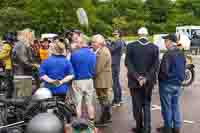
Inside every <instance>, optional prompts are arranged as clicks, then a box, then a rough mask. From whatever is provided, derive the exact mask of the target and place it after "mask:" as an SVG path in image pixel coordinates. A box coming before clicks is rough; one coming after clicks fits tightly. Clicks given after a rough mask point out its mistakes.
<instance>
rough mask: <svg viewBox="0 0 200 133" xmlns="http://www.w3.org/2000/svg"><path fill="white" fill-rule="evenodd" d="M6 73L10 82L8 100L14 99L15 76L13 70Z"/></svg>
mask: <svg viewBox="0 0 200 133" xmlns="http://www.w3.org/2000/svg"><path fill="white" fill-rule="evenodd" d="M5 72H6V79H7V82H8V90H7V96H6V97H7V98H12V97H13V92H14V83H13V74H12V72H11V70H5Z"/></svg>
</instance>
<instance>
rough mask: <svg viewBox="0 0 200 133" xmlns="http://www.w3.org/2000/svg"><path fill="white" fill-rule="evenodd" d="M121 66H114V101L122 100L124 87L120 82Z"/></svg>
mask: <svg viewBox="0 0 200 133" xmlns="http://www.w3.org/2000/svg"><path fill="white" fill-rule="evenodd" d="M119 74H120V66H118V65H113V66H112V78H113V93H114V99H113V103H119V102H121V100H122V89H121V85H120V82H119Z"/></svg>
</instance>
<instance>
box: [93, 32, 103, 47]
mask: <svg viewBox="0 0 200 133" xmlns="http://www.w3.org/2000/svg"><path fill="white" fill-rule="evenodd" d="M92 40H95V41H96V42H98V43H99V44H101V45H102V46H105V45H106V41H105V38H104V37H103V36H102V35H101V34H97V35H94V36H93V37H92Z"/></svg>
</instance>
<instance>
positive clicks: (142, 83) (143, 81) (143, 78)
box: [138, 76, 147, 87]
mask: <svg viewBox="0 0 200 133" xmlns="http://www.w3.org/2000/svg"><path fill="white" fill-rule="evenodd" d="M138 82H139V84H140V86H141V87H142V86H144V85H145V84H146V82H147V79H146V78H145V77H143V76H140V77H139V78H138Z"/></svg>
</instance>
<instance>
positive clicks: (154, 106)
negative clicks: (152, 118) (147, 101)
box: [151, 105, 161, 111]
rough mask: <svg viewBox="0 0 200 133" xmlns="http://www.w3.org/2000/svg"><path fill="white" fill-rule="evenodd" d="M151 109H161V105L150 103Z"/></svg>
mask: <svg viewBox="0 0 200 133" xmlns="http://www.w3.org/2000/svg"><path fill="white" fill-rule="evenodd" d="M151 110H152V111H155V110H161V107H160V106H158V105H152V106H151Z"/></svg>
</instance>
